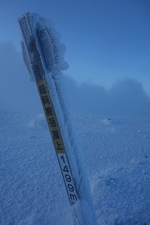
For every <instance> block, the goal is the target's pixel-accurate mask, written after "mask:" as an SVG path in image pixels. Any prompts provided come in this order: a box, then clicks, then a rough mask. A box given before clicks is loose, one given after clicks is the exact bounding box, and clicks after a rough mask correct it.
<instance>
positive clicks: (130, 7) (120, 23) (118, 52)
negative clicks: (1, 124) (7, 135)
mask: <svg viewBox="0 0 150 225" xmlns="http://www.w3.org/2000/svg"><path fill="white" fill-rule="evenodd" d="M26 11H32V12H36V13H38V14H41V15H42V16H44V17H47V18H50V19H51V20H53V21H54V23H55V29H56V30H57V31H58V32H59V33H60V34H61V35H62V38H61V42H62V43H64V44H65V45H66V47H67V51H66V53H65V60H66V61H67V62H68V64H69V69H68V70H67V71H65V74H66V75H68V76H69V77H71V78H73V79H75V80H76V81H77V82H78V83H82V82H86V83H88V84H93V85H100V86H103V87H104V88H105V89H106V90H109V89H110V88H112V86H113V85H114V83H115V82H117V81H120V80H121V79H124V77H128V78H131V79H136V81H138V82H139V83H140V84H141V85H142V86H143V88H144V90H145V91H146V92H147V93H148V95H150V29H149V25H150V1H149V0H38V1H35V0H32V1H31V0H30V1H29V0H26V1H21V0H13V1H10V0H0V28H1V29H0V61H1V62H0V63H1V64H0V66H1V68H0V78H1V88H0V89H1V90H4V89H6V88H9V90H10V89H11V90H16V88H15V86H16V84H17V85H23V84H24V83H25V82H26V81H25V80H26V77H25V76H26V74H27V72H26V70H25V67H24V65H22V64H21V63H22V61H21V60H22V59H21V54H20V51H21V50H20V40H21V32H20V30H19V26H18V23H17V18H18V17H19V16H21V15H22V14H23V13H24V12H26ZM12 58H13V59H12ZM17 60H18V61H17ZM16 61H17V62H16ZM8 63H9V65H8ZM10 64H11V65H12V64H13V65H12V68H11V65H10ZM6 67H8V68H6ZM16 67H18V68H17V69H16ZM6 72H7V75H6V76H5V77H4V74H6ZM24 74H25V75H24ZM21 76H22V79H21V78H20V77H21ZM12 77H14V80H15V84H13V85H11V84H8V82H11V81H12ZM19 79H21V81H19ZM19 82H20V83H19ZM27 85H28V83H27V84H26V85H24V86H26V90H24V91H25V93H26V92H28V93H27V95H28V98H29V96H30V90H32V88H33V85H32V84H30V85H29V86H27ZM27 89H28V91H27ZM20 91H21V90H20ZM8 94H9V92H8ZM12 95H13V94H12ZM5 96H6V95H5ZM14 96H15V95H14ZM7 98H8V97H7ZM14 98H15V97H14ZM1 101H2V102H3V104H4V102H5V99H4V96H2V95H1ZM4 108H6V107H4Z"/></svg>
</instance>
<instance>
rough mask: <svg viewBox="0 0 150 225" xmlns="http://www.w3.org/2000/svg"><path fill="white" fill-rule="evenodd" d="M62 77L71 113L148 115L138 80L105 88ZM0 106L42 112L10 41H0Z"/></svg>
mask: <svg viewBox="0 0 150 225" xmlns="http://www.w3.org/2000/svg"><path fill="white" fill-rule="evenodd" d="M68 63H69V62H68ZM63 76H64V77H63V78H64V79H63V80H64V86H65V88H66V92H67V96H68V100H69V102H70V105H71V108H72V112H73V113H86V114H89V113H92V114H99V115H103V116H119V117H133V118H134V117H136V118H137V117H138V118H150V97H149V96H148V94H147V93H146V91H145V90H144V88H143V86H142V84H141V83H140V82H139V81H138V80H137V79H133V78H130V77H124V78H123V79H120V80H117V81H115V82H114V84H113V85H112V86H111V87H110V88H109V89H107V90H106V88H105V87H103V86H101V85H98V84H97V85H95V84H92V83H88V82H84V83H81V84H78V82H77V81H76V80H74V79H73V78H71V77H69V76H67V75H63ZM0 109H3V110H7V111H16V112H28V113H41V112H43V109H42V106H41V102H40V98H39V96H38V92H37V88H36V84H35V83H34V82H30V81H29V79H28V73H27V70H26V68H25V65H24V62H23V60H22V55H21V53H20V52H19V51H17V50H16V48H15V46H14V44H13V43H11V42H9V41H7V42H6V41H5V42H0Z"/></svg>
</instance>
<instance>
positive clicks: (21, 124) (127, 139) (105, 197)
mask: <svg viewBox="0 0 150 225" xmlns="http://www.w3.org/2000/svg"><path fill="white" fill-rule="evenodd" d="M74 120H75V121H76V125H77V131H78V139H79V141H80V143H81V149H82V151H83V152H84V157H85V158H84V160H85V164H86V168H87V173H88V177H89V180H90V185H91V191H92V196H93V200H94V207H95V212H96V216H97V220H98V225H135V224H136V225H150V120H149V119H132V118H108V117H102V116H98V115H89V114H88V115H86V114H80V115H79V114H78V115H75V116H74ZM72 224H73V221H72V214H71V210H70V206H69V202H68V198H67V195H66V191H65V187H64V184H63V180H62V177H61V173H60V170H59V166H58V163H57V159H56V155H55V151H54V148H53V145H52V141H51V138H50V134H49V130H48V126H47V124H46V120H45V117H44V115H43V114H24V113H17V112H16V113H12V112H6V111H2V110H0V225H72Z"/></svg>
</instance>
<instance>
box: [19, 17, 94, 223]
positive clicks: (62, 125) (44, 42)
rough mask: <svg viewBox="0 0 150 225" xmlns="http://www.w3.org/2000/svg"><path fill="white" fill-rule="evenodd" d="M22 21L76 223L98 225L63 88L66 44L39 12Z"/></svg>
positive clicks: (26, 49)
mask: <svg viewBox="0 0 150 225" xmlns="http://www.w3.org/2000/svg"><path fill="white" fill-rule="evenodd" d="M19 24H20V28H21V31H22V36H23V40H22V42H21V46H22V52H23V59H24V62H25V64H26V67H27V69H28V72H29V74H30V77H31V78H32V80H34V81H36V84H37V88H38V91H39V95H40V98H41V102H42V105H43V109H44V112H45V116H46V119H47V123H48V126H49V130H50V133H51V137H52V140H53V144H54V148H55V152H56V155H57V159H58V162H59V166H60V170H61V174H62V177H63V180H64V184H65V188H66V192H67V196H68V199H69V202H70V205H71V209H72V212H73V215H74V221H75V224H76V225H79V224H80V225H81V224H82V225H83V224H84V225H96V224H97V223H96V219H95V212H94V209H93V205H92V197H91V193H90V188H89V183H88V179H87V178H86V173H85V172H84V167H83V161H82V160H81V157H80V155H79V149H78V145H77V144H76V141H75V139H74V133H73V132H72V130H73V129H72V126H71V125H70V124H71V121H70V117H69V115H68V114H67V110H66V105H65V100H64V99H65V98H64V97H63V91H62V89H61V80H60V76H61V75H62V74H61V71H62V70H64V69H66V67H67V64H66V63H65V62H64V59H63V54H64V51H65V48H64V45H62V44H61V43H60V42H59V39H60V36H59V34H58V33H57V32H56V31H55V30H54V28H53V25H52V24H51V22H47V20H46V19H44V18H43V17H41V16H39V15H37V14H34V13H26V14H24V15H23V16H21V17H20V18H19ZM60 190H61V188H60Z"/></svg>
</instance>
